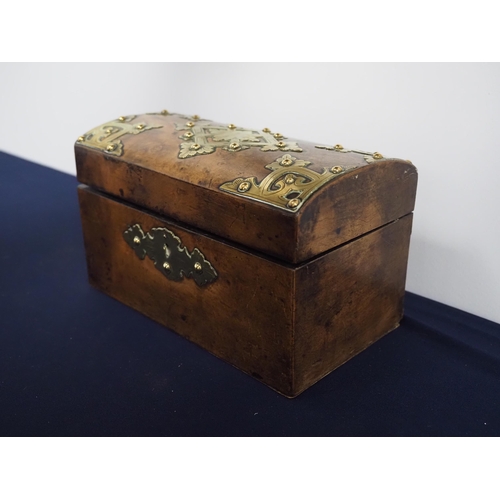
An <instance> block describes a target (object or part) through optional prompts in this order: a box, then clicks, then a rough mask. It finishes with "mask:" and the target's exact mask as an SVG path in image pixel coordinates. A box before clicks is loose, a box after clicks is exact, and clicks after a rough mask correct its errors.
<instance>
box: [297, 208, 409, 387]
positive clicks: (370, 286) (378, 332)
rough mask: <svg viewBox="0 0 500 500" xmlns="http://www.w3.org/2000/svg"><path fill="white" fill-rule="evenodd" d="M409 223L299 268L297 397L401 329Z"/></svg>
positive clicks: (402, 222) (393, 225) (404, 221)
mask: <svg viewBox="0 0 500 500" xmlns="http://www.w3.org/2000/svg"><path fill="white" fill-rule="evenodd" d="M412 218H413V214H409V215H406V216H405V217H403V218H401V219H399V220H397V221H395V222H393V223H390V224H388V225H386V226H384V227H382V228H380V229H378V230H376V231H373V232H371V233H369V234H367V235H365V236H363V237H361V238H359V239H357V240H354V241H352V242H350V243H347V244H346V245H344V246H341V247H339V248H337V249H336V250H333V251H332V252H329V253H328V254H326V255H324V256H322V257H320V258H318V259H316V260H314V261H312V262H310V263H309V264H306V265H304V266H303V267H301V268H299V269H297V271H296V310H295V318H296V319H295V322H296V327H295V337H294V344H295V370H294V372H295V375H294V378H295V381H294V393H295V394H298V393H300V392H302V391H303V390H305V389H307V388H308V387H309V386H311V385H312V384H314V383H315V382H317V381H318V380H319V379H321V378H323V377H324V376H325V375H327V374H328V373H329V372H331V371H332V370H334V369H335V368H337V367H338V366H340V365H341V364H343V363H344V362H346V361H347V360H349V359H350V358H352V357H353V356H355V355H356V354H357V353H359V352H361V351H362V350H364V349H366V348H367V347H368V346H369V345H370V344H372V343H373V342H374V341H376V340H378V339H379V338H381V337H382V336H384V335H385V334H386V333H388V332H390V331H391V330H393V329H394V328H396V327H397V326H398V325H399V321H400V319H401V317H402V315H403V297H404V291H405V280H406V268H407V262H408V251H409V241H410V233H411V225H412Z"/></svg>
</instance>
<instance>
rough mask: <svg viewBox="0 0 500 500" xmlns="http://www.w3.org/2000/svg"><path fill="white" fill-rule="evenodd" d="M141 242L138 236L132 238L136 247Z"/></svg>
mask: <svg viewBox="0 0 500 500" xmlns="http://www.w3.org/2000/svg"><path fill="white" fill-rule="evenodd" d="M140 242H141V238H139V236H134V243H135V244H136V245H138V244H139V243H140Z"/></svg>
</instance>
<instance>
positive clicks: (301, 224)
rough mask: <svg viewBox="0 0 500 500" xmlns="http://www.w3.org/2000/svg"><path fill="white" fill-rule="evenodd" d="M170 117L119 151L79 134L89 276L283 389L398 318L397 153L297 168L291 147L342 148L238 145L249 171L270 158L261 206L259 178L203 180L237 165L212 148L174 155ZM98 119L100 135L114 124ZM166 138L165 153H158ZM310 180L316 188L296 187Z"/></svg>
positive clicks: (402, 239) (406, 171)
mask: <svg viewBox="0 0 500 500" xmlns="http://www.w3.org/2000/svg"><path fill="white" fill-rule="evenodd" d="M127 119H128V118H126V117H124V120H127ZM134 119H135V117H134ZM147 119H148V120H149V119H150V117H149V116H148V117H147ZM161 119H164V121H163V122H162V121H161ZM158 120H159V121H158ZM178 121H181V120H180V119H179V116H174V117H172V116H171V115H167V116H161V115H160V114H158V115H155V121H153V125H155V126H157V127H158V128H157V129H153V128H152V129H151V134H153V133H154V132H155V131H156V132H157V135H158V134H159V131H158V129H160V128H161V129H163V130H161V133H162V134H163V135H161V134H160V135H158V137H156V138H155V137H153V136H152V135H149V136H148V135H146V134H144V139H146V138H149V142H148V141H146V140H141V141H138V137H139V136H137V137H133V139H134V141H135V142H134V143H128V142H126V140H125V138H123V139H122V140H123V142H121V141H120V144H121V145H120V146H119V147H120V148H121V149H122V150H125V149H126V150H128V156H127V157H126V158H124V157H125V156H126V155H125V154H123V157H116V156H109V155H106V152H105V151H104V150H103V151H101V150H99V148H96V147H94V146H95V145H91V146H88V145H86V144H83V145H82V144H81V143H82V142H86V141H90V140H92V137H94V139H95V137H96V136H95V135H94V136H92V134H95V132H94V131H92V132H91V133H88V134H87V135H86V136H83V137H84V138H85V140H84V141H82V140H80V141H79V142H78V143H77V147H76V157H77V167H78V178H79V180H80V181H81V182H83V183H84V184H87V186H81V187H80V188H79V200H80V208H81V216H82V226H83V233H84V241H85V248H86V255H87V265H88V271H89V279H90V282H91V284H92V285H94V286H95V287H97V288H98V289H100V290H102V291H103V292H105V293H107V294H109V295H111V296H112V297H114V298H116V299H118V300H120V301H121V302H123V303H124V304H126V305H128V306H130V307H133V308H134V309H136V310H138V311H140V312H142V313H143V314H145V315H146V316H148V317H150V318H152V319H154V320H155V321H158V322H159V323H161V324H163V325H165V326H166V327H168V328H170V329H172V330H173V331H175V332H177V333H178V334H180V335H182V336H184V337H186V338H187V339H189V340H191V341H193V342H195V343H196V344H198V345H200V346H201V347H203V348H205V349H206V350H208V351H209V352H211V353H212V354H214V355H216V356H217V357H219V358H222V359H224V360H225V361H227V362H229V363H231V364H232V365H234V366H236V367H237V368H239V369H241V370H243V371H245V372H246V373H248V374H250V375H251V376H253V377H255V378H256V379H258V380H260V381H261V382H264V383H265V384H267V385H268V386H270V387H271V388H273V389H275V390H276V391H278V392H280V393H281V394H284V395H285V396H288V397H295V396H297V395H298V394H300V393H301V392H302V391H304V390H305V389H307V388H308V387H310V386H311V385H312V384H314V383H315V382H316V381H318V380H319V379H321V378H322V377H324V376H325V375H327V374H328V373H329V372H331V371H332V370H334V369H335V368H337V367H338V366H340V365H341V364H343V363H344V362H346V361H347V360H348V359H350V358H352V357H353V356H354V355H356V354H357V353H359V352H360V351H362V350H363V349H365V348H366V347H368V346H369V345H370V344H371V343H373V342H374V341H376V340H377V339H379V338H380V337H381V336H383V335H384V334H386V333H388V332H389V331H391V330H393V329H394V328H396V327H397V326H398V324H399V321H400V319H401V317H402V314H403V296H404V286H405V278H406V267H407V259H408V249H409V241H410V233H411V224H412V213H411V211H412V210H413V205H414V200H415V189H416V170H415V168H414V167H413V166H412V165H411V163H408V162H402V161H398V160H387V161H381V162H379V163H378V164H375V162H370V161H368V162H367V161H365V160H364V159H363V158H364V157H365V156H366V155H365V154H363V153H362V152H358V153H356V154H357V156H356V154H354V155H353V154H351V156H355V158H354V160H352V161H351V162H349V161H347V162H344V164H343V165H341V166H339V165H336V166H335V165H332V166H331V167H328V170H327V168H324V167H322V166H321V167H319V168H316V170H315V171H312V172H313V173H311V174H309V169H310V168H312V167H311V166H310V164H311V163H312V165H313V166H315V164H314V162H309V161H307V162H306V161H305V160H302V159H301V154H300V153H303V152H304V151H305V152H306V153H307V154H308V157H312V156H314V155H318V156H314V158H315V159H316V164H319V165H321V162H322V161H324V159H325V158H328V162H329V163H328V164H333V163H339V162H338V161H337V160H338V158H339V157H340V158H347V157H348V156H347V155H346V154H345V153H342V152H340V153H339V147H337V146H336V147H337V150H335V149H334V147H332V148H330V149H321V148H322V147H316V146H309V147H308V148H299V145H303V144H304V145H307V143H301V142H300V141H289V142H286V143H285V142H283V141H279V142H282V143H283V144H286V146H276V147H277V148H281V149H284V148H285V149H286V148H288V147H289V146H290V147H291V148H295V149H302V151H296V152H293V155H294V156H292V155H291V154H288V153H286V152H284V151H278V152H277V153H276V152H274V153H273V151H270V152H267V151H261V150H259V152H257V153H255V151H254V150H252V151H244V150H243V151H242V152H241V155H242V156H241V158H242V160H244V159H246V160H247V162H249V163H248V164H251V163H252V161H255V162H256V165H257V167H256V170H255V171H256V172H259V170H258V168H262V163H263V162H262V158H263V157H266V158H267V159H265V161H264V166H267V167H269V165H271V167H270V168H269V170H271V172H272V174H268V176H269V175H272V176H274V178H273V180H272V182H274V185H271V186H270V187H269V191H270V194H271V195H272V196H273V198H272V199H271V201H272V203H274V205H273V204H270V203H268V202H267V198H266V199H264V201H262V200H261V199H259V198H258V197H252V196H253V193H254V191H255V192H256V188H261V187H262V186H263V185H264V183H265V180H266V179H267V178H268V177H266V178H265V179H257V178H256V177H251V176H248V175H246V176H241V177H236V179H235V183H234V186H236V188H235V189H236V190H237V189H238V188H239V187H240V186H242V183H243V186H244V187H245V188H246V187H247V185H246V184H245V183H247V184H248V185H249V187H248V191H249V193H247V192H246V191H244V190H243V191H242V192H241V193H233V192H232V189H233V188H232V186H233V183H229V184H228V183H221V182H220V180H217V182H216V183H215V187H214V186H212V184H213V182H209V183H208V184H207V182H206V180H207V179H209V178H211V179H217V175H218V174H217V173H214V172H219V171H220V167H221V164H223V166H226V163H224V161H226V160H227V155H229V156H230V157H231V158H232V161H233V163H231V168H233V169H236V170H235V173H233V174H231V173H229V174H228V173H224V174H222V175H224V176H226V177H227V176H229V177H230V176H231V175H236V173H237V172H238V170H237V169H242V170H244V168H249V167H248V164H247V165H246V167H245V164H244V165H243V166H241V167H240V166H237V167H235V166H234V161H235V158H237V156H236V154H234V152H233V153H231V152H229V151H225V150H223V148H220V149H217V148H215V147H214V148H213V149H214V151H212V153H214V154H213V156H212V157H210V158H209V157H208V156H205V157H202V158H198V157H196V155H195V157H194V160H195V161H192V162H191V163H185V162H184V161H181V160H186V159H187V160H190V159H191V160H193V157H186V158H179V157H180V156H181V155H182V154H184V153H185V152H186V151H188V152H189V151H191V149H190V148H186V146H182V143H181V147H180V149H178V147H179V146H178V144H177V145H176V144H175V140H177V142H178V137H179V133H181V134H182V136H181V137H182V138H183V139H182V140H184V139H185V136H184V134H185V132H183V131H182V130H181V132H176V130H178V129H179V125H178V123H177V122H178ZM136 122H137V123H138V124H141V123H142V124H143V129H144V128H147V124H146V123H144V122H141V121H137V120H135V121H132V122H131V123H132V124H133V123H136ZM158 123H163V125H161V126H160V125H158ZM188 123H189V122H188ZM191 123H192V122H191ZM169 124H170V125H171V124H174V125H175V127H176V128H174V127H173V126H171V128H170V129H169ZM118 125H119V123H118ZM103 127H104V128H102V130H103V131H104V135H103V137H104V139H105V138H106V137H108V135H109V134H108V131H109V130H111V132H113V131H114V130H115V129H114V128H111V129H109V128H106V127H109V125H105V126H103ZM112 127H114V125H113V126H112ZM229 127H230V128H229V130H233V129H231V127H234V126H229ZM116 128H118V126H117V127H116ZM180 128H181V129H182V127H180ZM234 128H235V129H236V130H238V129H237V128H236V127H234ZM143 129H141V130H143ZM188 129H189V130H191V129H192V128H189V127H188ZM106 134H108V135H106ZM279 135H281V134H279ZM214 137H215V138H217V136H214ZM238 137H240V138H242V137H244V133H243V132H242V131H241V133H240V135H239V136H238ZM104 139H103V140H104ZM160 139H161V140H160ZM211 139H213V138H211ZM266 140H267V141H269V142H270V141H271V140H270V139H266ZM169 141H171V142H173V145H170V148H169V149H168V151H169V152H170V154H172V153H171V150H172V149H173V150H174V154H175V158H176V159H174V157H171V158H170V159H168V161H167V160H165V158H164V155H163V152H164V149H163V148H164V147H165V143H168V142H169ZM104 144H106V141H104ZM115 144H116V143H115ZM189 144H190V143H189V142H188V145H189ZM207 144H212V143H211V142H210V141H207ZM233 144H236V143H233ZM238 144H239V145H240V146H241V145H242V144H243V145H244V144H246V143H245V142H238ZM266 144H267V143H266ZM108 145H109V141H108ZM155 145H156V149H155V148H154V146H155ZM196 145H197V144H196ZM230 145H231V143H230V144H229V145H227V147H228V148H229V146H230ZM217 146H219V144H217ZM263 147H264V148H265V147H267V146H263ZM272 147H275V145H272ZM312 148H315V149H314V150H313V149H312ZM340 148H341V146H340ZM247 149H252V148H251V147H250V146H249V147H248V148H247ZM254 149H255V148H254ZM152 151H153V152H154V153H152ZM194 151H197V150H196V149H194ZM111 152H112V151H111ZM332 152H333V154H334V156H335V154H336V158H335V160H334V161H331V160H330V157H329V156H328V155H329V154H331V153H332ZM159 153H161V162H166V163H161V162H160V161H159V160H158V156H155V155H158V154H159ZM245 153H248V154H247V155H246V156H244V154H245ZM207 154H208V153H207ZM269 154H271V156H270V157H269V156H267V155H269ZM277 155H281V156H279V157H278V158H276V156H277ZM325 155H326V156H325ZM303 156H304V155H303ZM359 156H362V157H363V158H361V159H360V158H358V157H359ZM371 158H372V159H373V155H372V157H371ZM156 160H158V161H156ZM148 162H149V163H148ZM168 162H170V163H168ZM258 162H260V163H258ZM243 163H244V162H243ZM145 164H148V166H145ZM188 165H189V166H190V170H189V171H188V173H187V174H186V173H185V171H186V170H185V169H187V166H188ZM200 165H203V169H200ZM227 165H229V163H228V164H227ZM258 165H260V167H258ZM228 168H229V167H228ZM282 168H284V172H281V170H280V169H282ZM339 168H340V169H341V170H338V169H339ZM336 169H337V170H336ZM329 172H330V173H333V174H334V175H331V174H330V173H329ZM335 172H336V173H335ZM184 175H186V176H187V177H185V178H182V176H184ZM326 175H329V176H330V177H329V178H328V179H326V177H321V176H326ZM301 176H302V177H301ZM320 177H321V178H320ZM192 179H195V180H192ZM196 179H198V180H197V181H196ZM304 179H305V180H304ZM316 179H319V180H318V185H319V188H318V189H316V190H315V191H314V192H313V193H310V194H308V191H307V189H309V188H310V186H311V184H310V183H311V182H315V180H316ZM322 182H323V184H321V183H322ZM287 184H289V186H287ZM207 185H209V186H210V188H207V187H206V186H207ZM89 186H90V187H89ZM200 186H201V187H202V189H200ZM227 186H229V187H227ZM304 186H305V187H304ZM221 187H222V188H223V189H220V188H221ZM226 188H227V190H225V189H226ZM288 188H290V189H291V191H290V189H289V190H288V191H287V193H290V192H291V193H292V195H293V194H294V193H295V194H296V193H298V194H296V196H297V197H300V202H297V203H290V201H291V200H293V197H290V198H287V197H286V196H285V197H282V199H281V200H278V199H277V198H276V197H275V196H274V193H273V190H274V191H283V190H284V189H288ZM261 192H262V189H261ZM246 194H249V196H246ZM280 203H281V204H282V205H283V206H284V207H285V209H283V207H280ZM293 205H300V206H299V209H298V210H292V209H294V208H295V207H294V206H293ZM287 206H289V207H291V208H287ZM204 207H205V208H206V210H204V209H203V208H204ZM176 217H177V220H175V218H176ZM138 334H140V332H139V333H138Z"/></svg>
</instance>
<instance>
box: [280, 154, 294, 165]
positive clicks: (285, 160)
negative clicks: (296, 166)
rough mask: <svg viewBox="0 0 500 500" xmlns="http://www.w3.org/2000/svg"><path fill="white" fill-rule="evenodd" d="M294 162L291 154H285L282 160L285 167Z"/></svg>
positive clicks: (281, 163)
mask: <svg viewBox="0 0 500 500" xmlns="http://www.w3.org/2000/svg"><path fill="white" fill-rule="evenodd" d="M292 163H293V160H292V157H291V156H290V155H285V156H283V159H282V160H281V162H280V165H283V166H284V167H288V166H289V165H291V164H292Z"/></svg>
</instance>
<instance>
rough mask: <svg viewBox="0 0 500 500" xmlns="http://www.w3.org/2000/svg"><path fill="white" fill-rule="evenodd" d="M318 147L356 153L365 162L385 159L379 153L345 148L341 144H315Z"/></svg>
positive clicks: (338, 151)
mask: <svg viewBox="0 0 500 500" xmlns="http://www.w3.org/2000/svg"><path fill="white" fill-rule="evenodd" d="M316 147H317V148H318V149H326V150H328V151H337V153H358V154H360V155H363V159H364V160H365V161H366V163H373V162H374V161H378V160H387V158H384V156H383V155H382V154H381V153H379V152H377V151H376V152H375V153H369V152H368V151H361V150H360V149H346V148H344V146H342V144H335V146H316Z"/></svg>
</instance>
